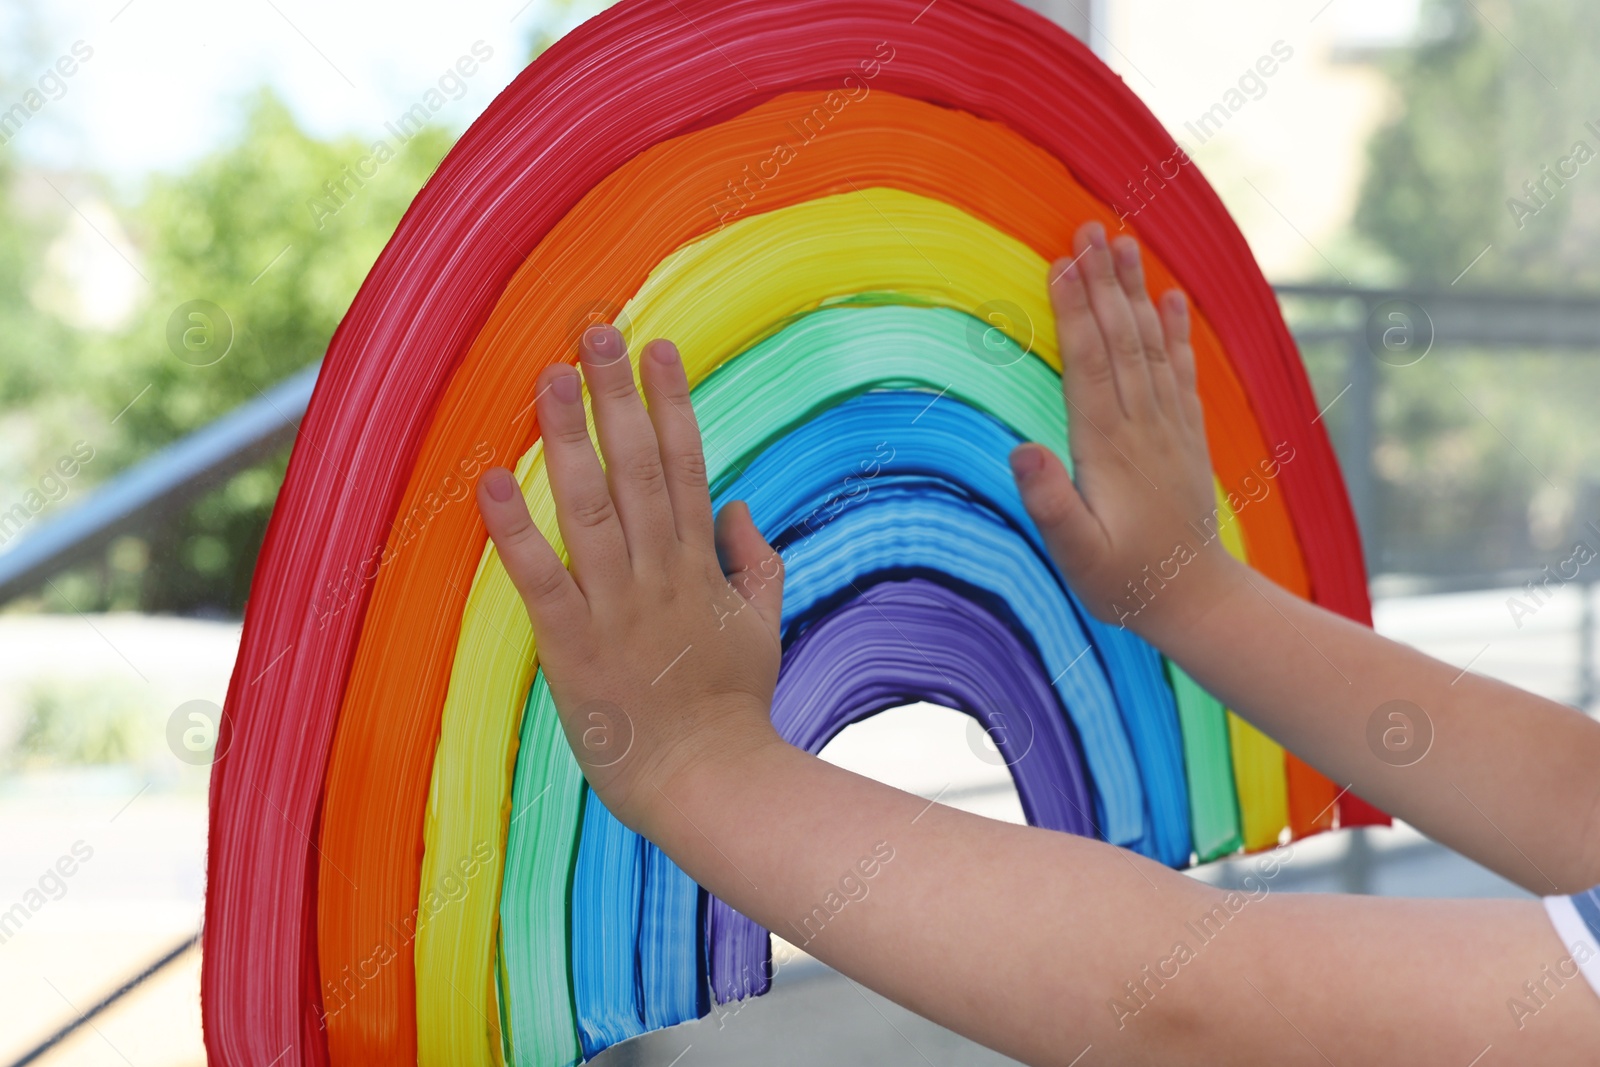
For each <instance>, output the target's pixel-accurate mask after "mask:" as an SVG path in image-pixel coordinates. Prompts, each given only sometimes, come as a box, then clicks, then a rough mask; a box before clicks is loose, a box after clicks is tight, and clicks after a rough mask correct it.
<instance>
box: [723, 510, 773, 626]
mask: <svg viewBox="0 0 1600 1067" xmlns="http://www.w3.org/2000/svg"><path fill="white" fill-rule="evenodd" d="M717 559H718V561H719V562H720V563H721V564H722V572H723V573H724V574H725V575H727V577H728V583H729V584H730V585H732V586H733V588H734V589H735V590H736V591H737V592H738V593H739V595H740V596H742V597H744V599H745V600H746V601H747V602H748V603H749V604H750V605H751V606H752V607H754V608H755V609H756V612H757V613H758V614H759V615H760V616H761V618H762V619H763V620H764V621H765V622H766V623H767V625H768V626H769V627H770V628H771V630H772V633H773V635H774V636H777V634H778V632H779V628H780V625H781V623H782V622H783V557H782V556H780V555H778V552H777V550H776V549H774V548H773V547H772V546H771V545H769V544H767V540H766V538H764V537H762V536H761V531H760V530H757V529H756V524H755V522H754V520H752V519H751V518H750V508H749V507H748V506H747V505H746V504H745V503H744V501H742V500H735V501H733V502H732V503H730V504H728V505H727V506H726V507H724V508H723V509H722V511H721V512H720V513H719V514H718V515H717Z"/></svg>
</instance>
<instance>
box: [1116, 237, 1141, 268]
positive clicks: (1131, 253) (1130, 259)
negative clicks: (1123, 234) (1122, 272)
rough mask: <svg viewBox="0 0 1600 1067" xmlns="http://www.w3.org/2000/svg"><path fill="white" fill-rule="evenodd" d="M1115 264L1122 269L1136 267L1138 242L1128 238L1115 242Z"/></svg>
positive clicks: (1137, 263) (1137, 262)
mask: <svg viewBox="0 0 1600 1067" xmlns="http://www.w3.org/2000/svg"><path fill="white" fill-rule="evenodd" d="M1117 262H1119V263H1121V264H1122V265H1123V266H1124V267H1137V266H1138V265H1139V242H1138V241H1135V240H1133V239H1132V238H1129V239H1128V240H1126V241H1118V242H1117Z"/></svg>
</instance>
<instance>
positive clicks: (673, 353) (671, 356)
mask: <svg viewBox="0 0 1600 1067" xmlns="http://www.w3.org/2000/svg"><path fill="white" fill-rule="evenodd" d="M650 355H651V356H653V357H655V361H656V362H657V363H659V364H661V365H662V366H663V367H668V366H671V365H672V364H673V363H676V362H677V360H678V346H677V345H675V344H673V343H672V342H671V341H656V342H655V343H654V344H652V345H651V346H650Z"/></svg>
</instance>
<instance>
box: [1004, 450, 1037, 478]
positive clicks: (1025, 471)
mask: <svg viewBox="0 0 1600 1067" xmlns="http://www.w3.org/2000/svg"><path fill="white" fill-rule="evenodd" d="M1042 469H1044V453H1043V452H1042V451H1041V450H1040V449H1039V447H1038V446H1036V445H1020V446H1018V447H1017V448H1014V449H1012V451H1011V473H1012V475H1013V476H1014V477H1015V478H1016V479H1017V480H1018V481H1021V480H1022V479H1024V478H1031V477H1033V476H1034V475H1035V474H1038V473H1039V471H1041V470H1042Z"/></svg>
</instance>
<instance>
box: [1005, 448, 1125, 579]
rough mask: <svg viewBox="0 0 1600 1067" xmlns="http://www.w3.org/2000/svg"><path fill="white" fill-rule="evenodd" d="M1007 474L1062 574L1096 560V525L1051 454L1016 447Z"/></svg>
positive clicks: (1100, 535)
mask: <svg viewBox="0 0 1600 1067" xmlns="http://www.w3.org/2000/svg"><path fill="white" fill-rule="evenodd" d="M1011 473H1012V475H1013V476H1014V477H1015V478H1016V479H1017V488H1018V490H1020V491H1021V493H1022V504H1023V506H1024V507H1026V508H1027V509H1028V515H1029V516H1030V517H1031V518H1032V519H1033V522H1034V525H1036V526H1038V527H1039V533H1040V534H1041V535H1042V536H1043V537H1044V543H1045V546H1046V547H1048V548H1049V549H1050V555H1051V556H1053V557H1054V558H1055V561H1056V566H1058V567H1060V568H1061V571H1062V573H1063V574H1066V575H1069V576H1071V575H1073V574H1075V573H1078V572H1080V571H1081V570H1082V569H1083V568H1084V566H1086V565H1088V564H1090V563H1091V562H1092V561H1093V560H1095V559H1096V558H1098V557H1099V555H1100V553H1101V550H1102V549H1103V548H1104V546H1105V536H1104V531H1103V530H1102V529H1101V528H1100V521H1099V520H1098V519H1096V518H1095V516H1094V512H1092V511H1090V510H1089V505H1088V504H1085V503H1084V501H1083V497H1082V496H1081V495H1080V494H1079V493H1078V487H1077V486H1076V485H1074V484H1073V483H1072V475H1070V474H1068V473H1067V468H1066V465H1065V464H1063V463H1062V462H1061V460H1060V458H1059V457H1057V456H1056V454H1055V453H1054V452H1052V451H1050V449H1048V448H1045V447H1044V446H1043V445H1039V444H1033V443H1031V442H1030V443H1028V444H1023V445H1018V446H1017V447H1016V448H1015V449H1013V450H1012V452H1011Z"/></svg>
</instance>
